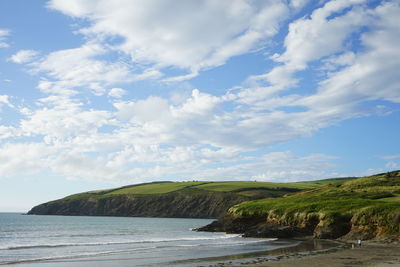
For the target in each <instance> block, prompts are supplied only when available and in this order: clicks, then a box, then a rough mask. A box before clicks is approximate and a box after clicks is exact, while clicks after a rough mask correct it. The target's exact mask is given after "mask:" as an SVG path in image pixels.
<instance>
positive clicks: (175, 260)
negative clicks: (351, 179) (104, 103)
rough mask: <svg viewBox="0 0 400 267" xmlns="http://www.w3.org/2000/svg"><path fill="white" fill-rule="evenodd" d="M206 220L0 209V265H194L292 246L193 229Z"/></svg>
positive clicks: (267, 240) (205, 222)
mask: <svg viewBox="0 0 400 267" xmlns="http://www.w3.org/2000/svg"><path fill="white" fill-rule="evenodd" d="M210 222H211V220H207V219H170V218H126V217H85V216H79V217H78V216H38V215H35V216H32V215H22V214H17V213H0V265H4V264H19V265H21V266H25V265H26V266H32V265H33V266H35V265H40V266H53V265H55V266H110V265H112V266H198V265H201V262H202V261H204V262H207V260H209V259H210V258H213V257H221V256H226V255H235V254H242V253H252V252H257V251H266V250H271V249H274V248H277V247H279V246H280V247H285V246H290V245H295V244H293V243H290V244H289V243H287V242H286V243H285V242H283V243H281V244H277V243H276V242H274V240H273V239H253V238H242V237H240V236H239V235H232V234H225V233H207V232H196V231H192V229H193V228H197V227H200V226H203V225H206V224H208V223H210Z"/></svg>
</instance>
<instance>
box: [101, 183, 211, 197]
mask: <svg viewBox="0 0 400 267" xmlns="http://www.w3.org/2000/svg"><path fill="white" fill-rule="evenodd" d="M203 183H204V182H166V183H152V184H144V185H137V186H132V187H125V188H121V189H117V190H113V191H111V192H110V193H107V194H108V195H121V194H134V195H147V194H165V193H170V192H174V191H178V190H182V189H184V188H188V187H193V186H196V185H200V184H203Z"/></svg>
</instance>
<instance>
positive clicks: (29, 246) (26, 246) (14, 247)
mask: <svg viewBox="0 0 400 267" xmlns="http://www.w3.org/2000/svg"><path fill="white" fill-rule="evenodd" d="M240 236H241V235H236V234H226V235H222V236H213V237H183V238H163V239H162V238H153V239H145V240H134V241H108V242H89V243H56V244H21V245H9V246H4V247H0V250H19V249H40V248H57V247H76V246H108V245H128V244H138V243H142V244H145V243H164V242H179V241H207V240H220V239H229V238H236V237H240Z"/></svg>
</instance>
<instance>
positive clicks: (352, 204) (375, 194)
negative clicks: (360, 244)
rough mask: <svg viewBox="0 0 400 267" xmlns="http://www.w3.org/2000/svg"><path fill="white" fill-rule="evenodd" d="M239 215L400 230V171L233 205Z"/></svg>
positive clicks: (292, 222) (285, 220)
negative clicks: (344, 221)
mask: <svg viewBox="0 0 400 267" xmlns="http://www.w3.org/2000/svg"><path fill="white" fill-rule="evenodd" d="M229 212H230V214H231V215H233V216H234V217H235V218H251V217H270V218H271V217H276V218H277V220H280V223H282V224H289V225H296V224H298V223H299V222H300V221H301V220H303V219H304V217H313V216H314V217H315V218H324V219H325V220H331V221H332V220H335V219H337V218H339V217H342V218H352V222H353V223H359V224H365V225H368V224H376V225H383V226H385V225H386V226H387V225H390V226H391V231H393V232H396V233H399V232H400V172H399V171H397V172H391V173H386V174H380V175H375V176H370V177H365V178H359V179H353V180H347V181H346V180H345V181H344V182H342V183H338V184H327V185H324V186H321V187H318V188H314V189H312V190H307V191H303V192H298V193H294V194H291V195H288V196H285V197H282V198H275V199H272V198H269V199H262V200H254V201H247V202H243V203H241V204H238V205H236V206H234V207H232V208H230V209H229Z"/></svg>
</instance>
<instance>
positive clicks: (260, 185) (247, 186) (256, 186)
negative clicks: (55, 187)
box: [64, 179, 342, 200]
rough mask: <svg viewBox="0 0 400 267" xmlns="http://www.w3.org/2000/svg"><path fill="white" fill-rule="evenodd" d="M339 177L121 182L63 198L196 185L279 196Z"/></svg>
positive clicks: (144, 192) (149, 192)
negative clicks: (286, 180)
mask: <svg viewBox="0 0 400 267" xmlns="http://www.w3.org/2000/svg"><path fill="white" fill-rule="evenodd" d="M340 181H342V180H341V179H328V180H319V181H308V182H297V183H271V182H255V181H238V182H236V181H235V182H234V181H227V182H207V181H206V182H200V181H197V182H193V181H191V182H153V183H148V184H138V185H131V186H124V187H120V188H114V189H106V190H94V191H89V192H84V193H79V194H75V195H71V196H67V197H65V198H64V199H66V200H71V199H79V198H89V197H92V198H104V197H109V196H115V195H126V194H129V195H152V194H167V193H171V192H176V191H181V190H185V189H189V188H190V189H195V190H196V189H197V190H202V191H204V190H205V191H213V192H235V193H238V194H240V195H243V196H247V197H253V198H261V197H267V196H271V197H278V196H282V195H284V194H286V193H290V192H295V191H299V190H305V189H311V188H315V187H318V186H320V185H322V184H329V183H337V182H340Z"/></svg>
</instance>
